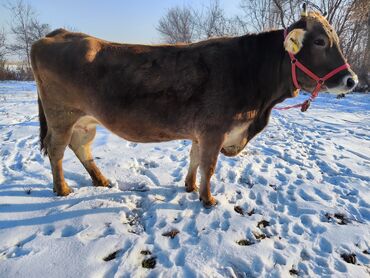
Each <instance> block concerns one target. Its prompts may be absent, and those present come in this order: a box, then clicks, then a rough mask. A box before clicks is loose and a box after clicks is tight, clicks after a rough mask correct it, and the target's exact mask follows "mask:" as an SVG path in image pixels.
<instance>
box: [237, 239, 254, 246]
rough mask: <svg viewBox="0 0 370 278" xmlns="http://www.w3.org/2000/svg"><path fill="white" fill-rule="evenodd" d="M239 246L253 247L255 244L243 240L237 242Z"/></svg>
mask: <svg viewBox="0 0 370 278" xmlns="http://www.w3.org/2000/svg"><path fill="white" fill-rule="evenodd" d="M236 243H237V244H238V245H241V246H249V245H253V244H254V243H253V242H251V241H249V240H247V239H241V240H239V241H237V242H236Z"/></svg>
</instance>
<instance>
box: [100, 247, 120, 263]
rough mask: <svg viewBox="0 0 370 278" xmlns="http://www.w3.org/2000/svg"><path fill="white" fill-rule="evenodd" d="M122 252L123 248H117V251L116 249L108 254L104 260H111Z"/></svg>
mask: <svg viewBox="0 0 370 278" xmlns="http://www.w3.org/2000/svg"><path fill="white" fill-rule="evenodd" d="M120 252H121V249H119V250H117V251H114V252H113V253H111V254H109V255H108V256H106V257H105V258H104V259H103V261H105V262H109V261H111V260H114V259H115V258H117V256H118V255H119V253H120Z"/></svg>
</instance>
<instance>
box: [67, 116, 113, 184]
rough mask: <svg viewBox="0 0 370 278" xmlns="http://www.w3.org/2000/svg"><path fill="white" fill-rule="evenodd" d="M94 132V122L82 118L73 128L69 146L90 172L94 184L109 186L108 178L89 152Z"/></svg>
mask: <svg viewBox="0 0 370 278" xmlns="http://www.w3.org/2000/svg"><path fill="white" fill-rule="evenodd" d="M95 134H96V124H95V123H89V122H88V120H86V119H84V118H82V119H81V120H79V121H78V122H77V123H76V125H75V127H74V129H73V133H72V138H71V142H70V143H69V147H70V148H71V149H72V150H73V152H74V153H75V155H76V156H77V158H78V159H79V160H80V161H81V163H82V165H83V166H84V167H85V169H86V170H87V172H88V173H89V174H90V177H91V179H92V181H93V185H94V186H109V180H108V179H106V178H105V177H104V175H103V174H102V173H101V172H100V170H99V168H98V167H97V166H96V164H95V162H94V159H93V156H92V153H91V143H92V142H93V140H94V138H95Z"/></svg>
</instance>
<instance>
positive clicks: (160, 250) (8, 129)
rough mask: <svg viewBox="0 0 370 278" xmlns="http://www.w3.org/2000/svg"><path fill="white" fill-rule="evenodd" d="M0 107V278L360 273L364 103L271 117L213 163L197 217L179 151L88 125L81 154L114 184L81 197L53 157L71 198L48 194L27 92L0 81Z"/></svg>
mask: <svg viewBox="0 0 370 278" xmlns="http://www.w3.org/2000/svg"><path fill="white" fill-rule="evenodd" d="M304 98H305V96H302V95H301V96H299V97H298V99H294V100H290V101H289V103H293V102H298V101H299V100H303V99H304ZM0 101H1V106H0V144H1V147H0V276H1V277H79V278H83V277H289V276H290V275H298V276H302V277H322V276H332V277H369V276H370V255H369V253H370V176H369V173H370V96H369V95H360V94H351V95H348V96H347V97H346V98H344V99H340V100H337V99H336V98H335V96H333V95H328V94H322V95H321V96H320V97H319V98H318V99H317V101H316V102H315V103H313V105H312V106H311V108H310V109H309V110H308V112H306V113H301V112H299V111H298V110H289V111H282V112H280V111H274V112H273V116H272V118H271V120H270V124H269V126H268V127H267V128H266V130H265V131H264V132H262V133H261V134H260V135H258V136H257V137H256V138H255V139H254V140H253V141H252V142H251V143H250V144H249V146H248V147H247V148H246V149H245V150H244V151H243V152H242V154H241V155H239V156H237V157H234V158H227V157H224V156H222V155H220V158H219V163H218V166H217V170H216V174H215V176H214V177H213V179H212V181H213V186H212V192H213V194H214V195H215V197H216V198H217V199H218V201H219V204H218V206H217V207H215V208H213V209H210V210H207V209H204V208H203V206H202V205H201V203H200V202H199V200H198V196H197V194H196V193H186V192H185V190H184V177H185V175H186V170H187V166H188V163H189V159H188V153H189V149H190V142H188V141H175V142H168V143H162V144H133V143H130V142H127V141H124V140H122V139H120V138H118V137H117V136H115V135H112V134H111V133H109V132H108V131H106V130H105V129H102V128H100V129H99V130H98V135H97V138H96V140H95V143H94V156H95V158H96V161H97V163H98V165H99V166H100V167H101V169H102V170H103V172H104V173H105V174H106V176H107V177H108V178H110V179H111V181H113V183H114V184H115V186H114V187H113V188H94V187H92V186H91V181H90V178H89V176H88V174H87V173H86V172H85V170H84V169H83V167H82V166H81V165H80V163H79V162H78V161H77V159H76V158H75V157H74V156H73V155H72V153H71V151H70V150H67V152H66V155H65V162H64V169H65V176H66V179H67V182H68V183H69V185H70V186H71V187H72V188H73V190H74V192H73V193H72V194H71V195H69V196H68V197H57V196H55V195H54V194H53V191H52V176H51V172H50V165H49V161H48V159H47V158H45V157H43V156H41V154H40V152H39V142H38V140H39V139H38V125H39V124H38V117H37V103H36V88H35V85H34V83H10V82H7V83H0ZM242 214H244V215H242ZM175 230H177V231H178V232H179V233H178V234H177V235H175V234H176V233H175V232H174V233H172V235H173V236H174V237H173V238H171V237H168V236H164V235H163V234H165V233H168V232H171V231H172V232H173V231H175ZM143 251H147V252H143ZM154 263H156V264H155V267H154V268H152V269H151V268H144V267H143V265H144V266H146V267H148V266H149V267H150V266H152V267H153V266H154Z"/></svg>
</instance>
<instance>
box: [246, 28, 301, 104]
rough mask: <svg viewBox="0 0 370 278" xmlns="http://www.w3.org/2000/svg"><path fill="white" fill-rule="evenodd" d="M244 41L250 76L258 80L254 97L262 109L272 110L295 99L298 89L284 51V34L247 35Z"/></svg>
mask: <svg viewBox="0 0 370 278" xmlns="http://www.w3.org/2000/svg"><path fill="white" fill-rule="evenodd" d="M242 40H243V46H244V56H245V57H246V59H247V60H248V63H247V64H248V67H250V68H249V69H248V73H249V75H250V76H251V77H252V78H253V80H254V86H253V87H252V88H249V89H251V92H250V96H251V95H252V94H253V95H254V96H256V97H257V98H258V99H259V100H260V102H259V106H260V108H262V107H261V106H263V109H268V110H270V109H271V108H272V107H273V106H274V105H276V104H277V103H279V102H282V101H284V100H285V99H286V98H289V97H292V96H293V91H294V86H293V82H292V78H291V69H290V60H289V56H288V54H287V52H286V51H285V49H284V30H274V31H270V32H265V33H260V34H254V35H246V36H244V37H242ZM251 53H253V55H251ZM250 65H254V66H253V67H251V66H250ZM247 86H248V85H247Z"/></svg>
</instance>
